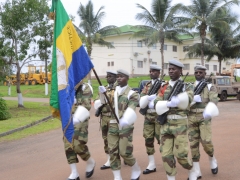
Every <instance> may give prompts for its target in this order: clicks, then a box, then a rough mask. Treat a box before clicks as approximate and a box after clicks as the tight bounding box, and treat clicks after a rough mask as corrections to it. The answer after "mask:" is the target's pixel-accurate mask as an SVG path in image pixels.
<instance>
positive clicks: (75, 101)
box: [74, 96, 77, 104]
mask: <svg viewBox="0 0 240 180" xmlns="http://www.w3.org/2000/svg"><path fill="white" fill-rule="evenodd" d="M74 104H77V99H76V97H75V96H74Z"/></svg>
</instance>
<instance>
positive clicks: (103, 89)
mask: <svg viewBox="0 0 240 180" xmlns="http://www.w3.org/2000/svg"><path fill="white" fill-rule="evenodd" d="M98 90H99V92H100V93H102V94H103V93H104V92H106V91H107V90H106V88H105V87H104V86H99V87H98Z"/></svg>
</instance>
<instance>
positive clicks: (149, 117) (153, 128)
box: [140, 81, 161, 155]
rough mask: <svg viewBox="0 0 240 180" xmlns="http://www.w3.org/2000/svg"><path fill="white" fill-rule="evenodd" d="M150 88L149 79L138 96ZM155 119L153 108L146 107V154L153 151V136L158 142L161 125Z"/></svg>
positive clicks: (143, 94)
mask: <svg viewBox="0 0 240 180" xmlns="http://www.w3.org/2000/svg"><path fill="white" fill-rule="evenodd" d="M151 88H152V82H151V81H150V82H149V83H147V84H146V85H145V86H144V88H143V90H142V92H141V94H140V96H141V97H142V96H145V95H148V93H149V91H150V89H151ZM156 120H157V113H156V111H155V109H148V111H147V114H146V115H145V119H144V125H143V137H144V138H145V146H146V150H147V154H148V155H153V154H154V153H155V149H154V137H155V138H156V139H157V142H158V144H160V140H159V135H160V127H161V125H160V124H159V123H158V122H157V121H156Z"/></svg>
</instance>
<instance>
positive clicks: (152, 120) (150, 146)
mask: <svg viewBox="0 0 240 180" xmlns="http://www.w3.org/2000/svg"><path fill="white" fill-rule="evenodd" d="M156 119H157V114H156V113H151V114H150V113H147V114H146V116H145V120H144V125H143V137H144V138H145V146H146V151H147V154H148V155H153V154H154V153H155V149H154V137H155V138H156V140H157V142H158V144H160V140H159V135H160V127H161V125H160V124H159V123H158V122H157V121H156Z"/></svg>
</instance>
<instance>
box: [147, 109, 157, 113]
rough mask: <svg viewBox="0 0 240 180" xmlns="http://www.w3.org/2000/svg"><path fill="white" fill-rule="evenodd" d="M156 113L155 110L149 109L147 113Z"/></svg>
mask: <svg viewBox="0 0 240 180" xmlns="http://www.w3.org/2000/svg"><path fill="white" fill-rule="evenodd" d="M155 112H156V110H155V109H148V110H147V113H155Z"/></svg>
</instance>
